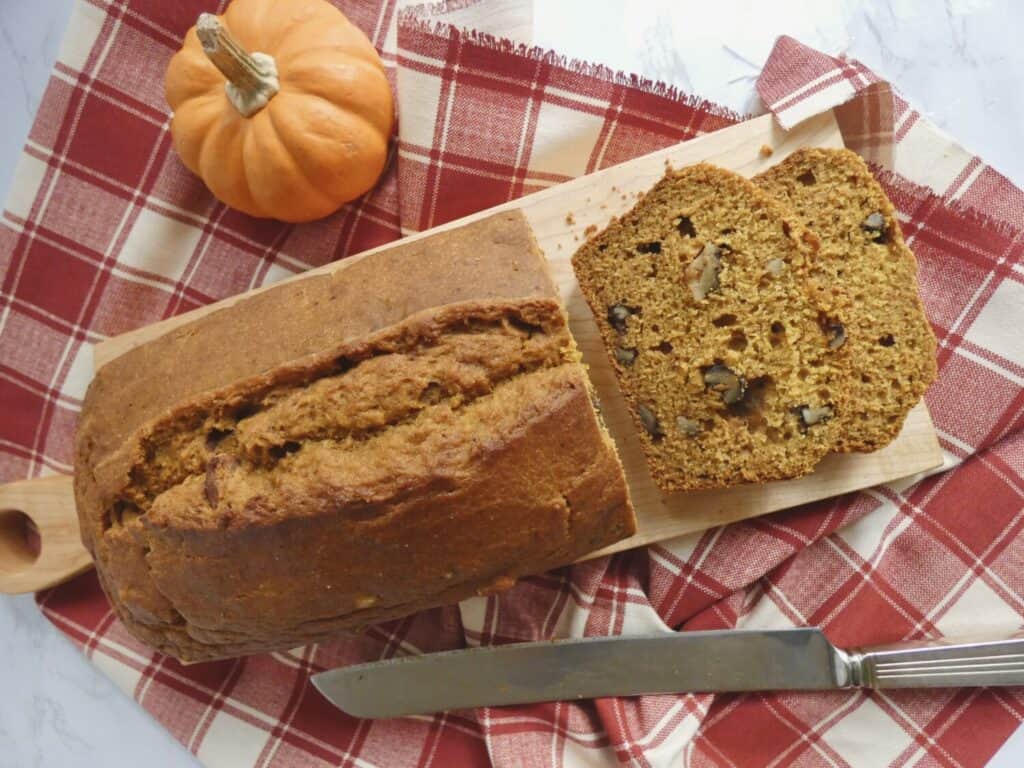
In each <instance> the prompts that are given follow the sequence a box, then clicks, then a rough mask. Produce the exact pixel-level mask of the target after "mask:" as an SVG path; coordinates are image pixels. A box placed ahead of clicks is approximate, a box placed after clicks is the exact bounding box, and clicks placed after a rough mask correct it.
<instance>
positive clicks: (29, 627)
mask: <svg viewBox="0 0 1024 768" xmlns="http://www.w3.org/2000/svg"><path fill="white" fill-rule="evenodd" d="M519 1H522V0H519ZM71 4H72V0H32V1H31V2H14V1H13V0H11V1H9V2H0V72H3V75H2V76H0V102H2V103H3V104H4V119H3V120H2V121H0V193H4V194H5V193H6V190H7V188H8V185H9V184H10V179H11V176H12V174H13V172H14V166H15V163H16V161H17V156H18V152H19V150H20V148H21V146H22V144H23V143H24V140H25V135H26V133H27V131H28V127H29V125H30V122H31V118H32V115H33V113H34V111H35V108H36V106H37V104H38V102H39V98H40V96H41V95H42V91H43V88H44V87H45V85H46V80H47V77H48V75H49V69H50V66H51V65H52V63H53V60H54V58H55V56H56V52H57V47H58V44H59V41H60V38H61V36H62V34H63V30H64V26H65V24H66V21H67V18H68V15H69V13H70V9H71ZM499 15H500V14H499ZM533 16H534V27H533V33H532V42H534V43H536V44H537V45H540V46H543V47H549V48H557V49H558V50H560V51H561V52H563V53H566V54H568V55H570V56H574V57H578V58H581V59H588V60H595V61H600V62H602V63H604V64H607V65H608V66H610V67H612V68H614V69H621V70H625V71H633V72H638V73H640V74H642V75H644V76H646V77H649V78H652V79H655V80H663V81H666V82H669V83H672V84H674V85H677V86H679V87H680V88H682V89H683V90H685V91H689V92H694V91H696V92H699V93H701V94H702V95H705V96H708V97H710V98H712V99H714V100H716V101H719V102H721V103H724V104H726V105H727V106H729V107H731V108H733V109H735V110H738V111H744V112H745V111H751V110H753V109H756V108H757V102H756V97H755V96H754V95H753V82H754V79H755V78H756V76H757V72H758V70H759V68H760V66H761V63H762V62H763V61H764V59H765V57H766V56H767V55H768V52H769V50H770V48H771V45H772V42H773V40H774V39H775V37H776V36H777V35H779V34H782V33H786V34H791V35H793V36H794V37H797V38H798V39H801V40H803V41H804V42H806V43H809V44H811V45H816V46H818V47H819V48H822V49H823V50H826V51H830V52H836V51H847V52H849V53H850V54H851V55H853V56H855V57H857V58H859V59H861V60H862V61H864V62H865V63H866V64H868V65H869V66H871V67H872V68H874V69H875V70H876V71H878V72H880V73H882V74H883V75H886V76H888V77H889V78H890V79H892V80H893V81H894V82H896V83H897V84H898V86H899V87H900V89H901V90H902V91H903V93H904V94H906V95H907V96H908V97H909V98H910V99H911V100H912V101H913V102H914V103H915V104H916V105H917V106H918V107H919V108H920V109H922V110H923V111H924V112H925V114H927V115H928V117H929V118H930V119H931V120H933V121H934V122H936V123H937V124H938V125H939V126H940V127H942V128H944V129H945V130H946V131H948V132H949V133H951V134H952V135H954V136H956V137H957V138H958V139H959V140H960V141H961V142H962V143H963V144H964V145H965V146H966V147H967V148H968V149H972V150H975V151H979V152H981V153H982V154H983V156H984V157H985V158H986V160H988V162H990V163H991V164H992V165H994V166H995V167H996V168H998V169H999V170H1001V171H1003V172H1004V173H1005V174H1007V175H1008V176H1009V177H1010V178H1011V179H1013V180H1014V181H1015V182H1016V183H1018V184H1024V153H1021V152H1020V150H1019V143H1020V126H1021V125H1022V122H1024V89H1022V88H1021V85H1020V84H1021V83H1022V82H1024V46H1021V45H1020V42H1019V32H1020V29H1021V28H1022V25H1024V3H1020V2H1018V1H1017V0H866V1H864V2H861V1H860V0H832V1H831V2H820V0H774V1H773V2H770V3H768V2H757V1H756V0H713V2H709V3H708V2H696V0H685V1H684V2H679V0H629V2H627V1H626V0H558V2H553V1H552V0H536V2H535V7H534V11H533ZM520 35H521V36H525V33H523V32H520ZM0 744H2V745H3V749H2V750H0V768H7V767H8V766H11V767H12V768H13V767H14V766H17V767H18V768H21V767H22V766H70V765H103V766H109V767H111V768H116V767H117V766H133V767H134V766H137V765H161V766H170V767H171V768H173V767H174V766H195V765H196V761H195V759H194V758H193V757H192V756H191V755H190V754H188V753H187V752H186V751H185V750H184V749H183V748H182V747H181V746H180V745H179V744H178V743H177V742H176V741H174V739H172V738H171V737H170V736H169V735H168V734H167V733H166V732H165V731H164V730H163V729H162V728H161V727H160V726H158V725H157V724H156V723H154V722H153V721H152V720H151V719H150V718H149V717H148V715H146V714H145V713H144V712H143V711H142V710H141V709H140V708H139V707H138V706H136V705H135V703H134V702H133V701H132V700H131V699H129V698H128V697H126V696H124V695H123V694H122V693H121V692H120V691H119V690H118V689H117V688H116V687H115V686H114V684H113V683H112V682H110V681H109V680H108V679H106V678H105V677H104V676H103V675H102V674H100V673H99V672H98V671H96V670H95V669H93V667H92V666H91V665H90V664H89V663H88V662H87V661H86V660H85V659H83V658H82V656H81V655H80V654H79V652H78V651H77V650H76V649H75V648H74V647H73V646H72V645H71V643H70V642H68V641H67V640H66V639H65V638H64V637H63V636H62V635H61V634H60V633H59V632H57V631H56V630H55V629H54V628H53V627H51V626H50V624H49V623H48V622H47V621H46V620H45V619H44V618H43V617H42V616H41V615H40V613H39V611H38V610H37V608H36V607H35V605H34V604H33V601H32V598H31V597H29V596H23V597H18V598H6V597H0ZM1022 764H1024V731H1018V732H1017V734H1016V736H1015V738H1014V739H1012V740H1011V741H1010V743H1009V744H1007V746H1006V747H1004V749H1003V750H1002V751H1001V752H1000V753H999V754H998V755H997V756H996V758H995V759H994V760H993V762H992V763H991V764H990V768H1010V766H1019V765H1022Z"/></svg>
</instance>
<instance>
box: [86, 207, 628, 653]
mask: <svg viewBox="0 0 1024 768" xmlns="http://www.w3.org/2000/svg"><path fill="white" fill-rule="evenodd" d="M76 450H77V455H76V499H77V503H78V509H79V516H80V521H81V528H82V535H83V540H84V541H85V544H86V546H87V547H88V548H89V549H90V551H91V552H92V553H93V556H94V558H95V560H96V565H97V570H98V572H99V576H100V581H101V583H102V585H103V587H104V589H105V591H106V592H107V595H108V596H109V598H110V600H111V603H112V604H113V606H114V609H115V610H116V612H117V614H118V616H119V617H120V618H121V620H122V621H123V622H124V623H125V625H126V626H127V627H128V629H129V630H130V631H131V632H132V633H133V634H134V635H135V636H137V637H138V638H140V639H141V640H143V641H145V642H146V643H148V644H150V645H152V646H154V647H156V648H158V649H160V650H161V651H163V652H165V653H168V654H170V655H173V656H175V657H177V658H179V659H182V660H185V661H201V660H207V659H215V658H221V657H227V656H236V655H243V654H249V653H254V652H259V651H266V650H273V649H286V648H291V647H294V646H296V645H300V644H303V643H307V642H311V641H317V640H321V639H324V638H328V637H330V636H332V635H335V634H337V633H339V632H343V631H346V630H354V629H358V628H361V627H363V626H365V625H367V624H369V623H373V622H378V621H382V620H385V619H389V618H395V617H398V616H403V615H406V614H409V613H412V612H415V611H417V610H421V609H423V608H428V607H432V606H438V605H442V604H446V603H451V602H455V601H457V600H460V599H463V598H465V597H467V596H470V595H474V594H487V593H490V592H493V591H496V590H502V589H506V588H508V587H509V586H511V585H512V584H513V583H514V582H515V580H516V579H518V578H520V577H522V576H524V575H527V574H530V573H535V572H539V571H543V570H546V569H549V568H552V567H556V566H559V565H564V564H566V563H569V562H572V561H573V560H576V559H578V558H580V557H581V556H583V555H585V554H586V553H588V552H590V551H593V550H595V549H598V548H600V547H603V546H606V545H608V544H610V543H612V542H614V541H616V540H618V539H621V538H623V537H626V536H628V535H630V534H631V533H632V532H633V530H634V527H635V521H634V517H633V511H632V508H631V506H630V503H629V500H628V494H627V490H626V485H625V480H624V477H623V474H622V468H621V466H620V464H619V461H618V458H617V456H616V453H615V449H614V447H613V444H612V442H611V440H610V438H609V437H608V435H607V434H606V432H605V431H604V429H603V427H602V425H601V423H600V421H599V418H598V416H597V414H596V413H595V410H594V407H593V405H592V393H591V390H590V386H589V383H588V380H587V377H586V373H585V370H584V368H583V366H582V365H581V364H580V362H579V355H578V352H577V350H576V347H575V344H574V342H573V339H572V337H571V335H570V333H569V330H568V327H567V324H566V316H565V314H564V312H563V310H562V308H561V306H560V304H559V302H558V300H557V298H555V290H554V287H553V286H552V284H551V282H550V279H549V278H548V276H547V273H546V271H545V268H544V264H543V259H542V257H541V255H540V253H539V251H538V250H537V248H536V245H535V243H534V242H533V239H532V234H531V233H530V231H529V228H528V227H527V225H526V224H525V221H524V220H523V219H522V218H521V216H520V215H518V214H501V215H497V216H495V217H492V218H491V219H488V220H485V221H483V222H479V223H477V224H474V225H470V226H468V227H465V228H462V229H459V230H453V231H451V232H449V233H444V234H441V235H435V236H433V237H431V238H427V239H424V240H420V241H418V242H415V243H412V244H408V245H405V246H400V247H398V248H394V249H391V250H389V251H386V252H384V253H380V254H377V255H374V256H372V257H370V258H366V259H364V260H362V261H359V262H355V263H353V264H351V265H349V266H347V267H346V268H345V269H342V270H339V271H337V272H334V273H332V274H328V275H322V276H319V277H313V278H308V279H303V280H299V281H295V282H293V283H290V284H286V285H282V286H279V287H277V288H274V289H272V290H270V291H267V292H265V293H262V294H257V295H255V296H253V297H252V298H249V299H247V300H244V301H242V302H240V303H238V304H235V305H233V306H231V307H228V308H226V309H222V310H220V311H218V312H215V313H213V314H210V315H207V316H205V317H201V318H199V319H198V320H196V321H193V322H191V323H189V324H187V325H184V326H181V327H179V328H177V329H175V330H174V331H172V332H171V333H170V334H168V335H165V336H163V337H161V338H159V339H157V340H155V341H152V342H150V343H148V344H146V345H143V346H141V347H138V348H136V349H134V350H132V351H131V352H129V353H127V354H126V355H124V356H122V357H120V358H117V359H116V360H114V361H112V362H111V363H109V364H108V365H106V366H104V367H103V368H101V369H100V370H99V371H98V372H97V376H96V379H95V381H94V382H93V384H92V386H91V387H90V389H89V392H88V394H87V396H86V401H85V405H84V408H83V413H82V418H81V422H80V428H79V433H78V439H77V446H76Z"/></svg>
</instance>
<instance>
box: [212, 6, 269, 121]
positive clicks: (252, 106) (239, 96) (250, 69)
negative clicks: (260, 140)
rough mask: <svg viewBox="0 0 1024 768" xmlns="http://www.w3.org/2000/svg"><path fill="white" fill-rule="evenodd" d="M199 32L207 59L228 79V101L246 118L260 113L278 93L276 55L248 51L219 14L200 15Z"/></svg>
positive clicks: (226, 84)
mask: <svg viewBox="0 0 1024 768" xmlns="http://www.w3.org/2000/svg"><path fill="white" fill-rule="evenodd" d="M196 35H197V36H198V37H199V42H200V43H202V46H203V52H204V53H205V54H206V56H207V58H209V59H210V61H211V63H212V64H213V65H214V66H215V67H217V69H219V70H220V71H221V74H223V75H224V77H226V78H227V82H226V83H225V84H224V89H225V90H226V91H227V94H228V100H229V101H230V102H231V103H232V104H233V105H234V107H235V109H237V110H238V111H239V112H240V113H241V114H242V115H243V116H244V117H250V116H251V115H254V114H256V113H257V112H259V111H260V110H261V109H263V107H265V106H266V105H267V102H268V101H270V99H271V98H273V96H274V94H275V93H277V92H278V90H279V89H280V87H281V85H280V83H279V82H278V79H277V64H276V63H275V61H274V58H273V56H270V55H269V54H266V53H258V52H255V51H254V52H253V53H249V52H248V51H246V50H245V49H244V48H243V47H242V46H241V45H239V43H238V41H237V40H235V38H233V37H232V36H231V33H230V32H228V30H227V28H226V27H225V26H224V25H223V24H222V23H221V20H220V19H219V18H218V17H217V16H216V15H214V14H212V13H202V14H200V15H199V20H198V21H197V22H196Z"/></svg>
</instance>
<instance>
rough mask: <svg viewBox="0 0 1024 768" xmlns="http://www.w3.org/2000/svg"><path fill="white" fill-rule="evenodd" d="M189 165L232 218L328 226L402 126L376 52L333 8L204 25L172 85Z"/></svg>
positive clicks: (240, 6) (268, 2)
mask: <svg viewBox="0 0 1024 768" xmlns="http://www.w3.org/2000/svg"><path fill="white" fill-rule="evenodd" d="M165 87H166V94H167V102H168V104H170V105H171V109H172V110H174V117H173V119H172V121H171V135H172V136H173V138H174V147H175V149H176V150H177V151H178V154H179V155H180V156H181V159H182V162H184V163H185V165H186V166H188V168H189V169H190V170H191V171H193V172H194V173H196V174H198V175H199V176H200V177H201V178H202V179H203V181H204V182H205V183H206V186H208V187H209V188H210V191H211V192H213V194H214V195H216V196H217V197H218V198H219V199H220V200H222V201H223V202H224V203H226V204H227V205H229V206H231V207H232V208H237V209H238V210H240V211H244V212H245V213H248V214H251V215H253V216H260V217H264V218H273V219H280V220H282V221H291V222H300V221H311V220H312V219H319V218H321V217H323V216H326V215H328V214H329V213H332V212H334V211H336V210H337V209H338V208H340V207H341V206H342V205H344V204H345V203H347V202H348V201H350V200H353V199H355V198H356V197H359V196H360V195H361V194H363V193H364V192H366V191H367V190H369V189H370V188H371V187H372V186H373V185H374V183H376V181H377V178H378V177H379V176H380V174H381V172H382V171H383V170H384V165H385V163H386V161H387V149H388V138H389V137H390V135H391V128H392V124H393V120H394V106H393V102H392V98H391V89H390V87H389V86H388V82H387V79H386V78H385V76H384V67H383V66H382V65H381V62H380V57H378V56H377V51H376V50H374V47H373V45H372V44H371V43H370V41H369V40H368V39H367V38H366V35H364V34H363V33H362V32H361V31H360V30H359V29H358V28H357V27H355V26H354V25H353V24H352V23H351V22H350V21H349V20H348V19H347V18H345V16H344V14H342V13H341V11H339V10H338V9H336V8H335V7H334V6H332V5H330V4H329V3H327V2H325V0H233V2H232V3H231V4H230V5H229V6H228V8H227V10H226V11H225V12H224V15H223V16H219V17H218V16H215V15H213V14H208V13H204V14H203V15H202V16H200V17H199V21H198V23H197V24H196V26H195V27H193V28H192V29H190V30H189V31H188V34H187V35H186V36H185V43H184V46H183V47H182V49H181V50H180V51H178V52H177V53H176V54H175V55H174V57H173V58H172V59H171V62H170V64H169V65H168V67H167V78H166V81H165Z"/></svg>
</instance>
